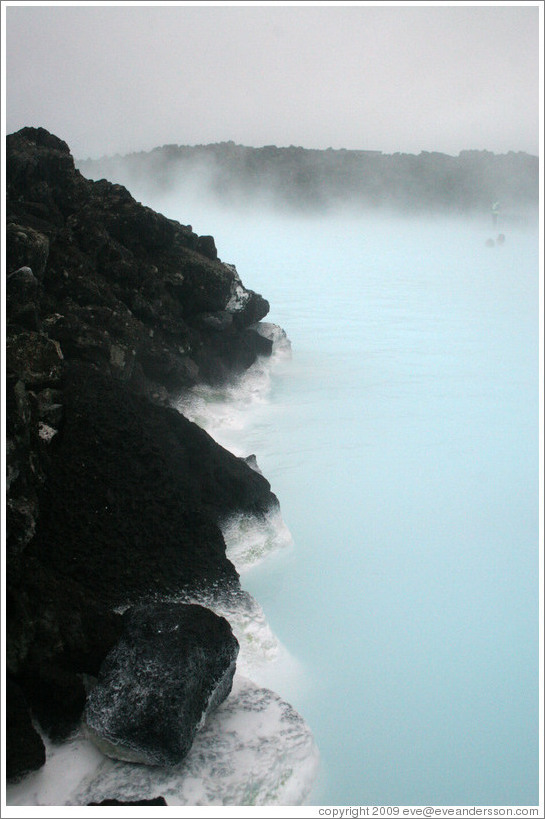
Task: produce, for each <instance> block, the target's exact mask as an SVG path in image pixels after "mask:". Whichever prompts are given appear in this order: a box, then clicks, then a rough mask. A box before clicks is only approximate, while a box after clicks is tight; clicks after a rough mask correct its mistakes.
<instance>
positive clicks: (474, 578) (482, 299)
mask: <svg viewBox="0 0 545 819" xmlns="http://www.w3.org/2000/svg"><path fill="white" fill-rule="evenodd" d="M151 204H153V206H155V207H158V209H160V210H163V212H167V213H168V215H169V216H172V217H174V218H177V219H179V220H180V221H182V222H184V223H187V222H192V224H193V228H194V229H195V230H196V231H197V232H198V233H212V234H213V235H214V236H215V239H216V244H217V247H218V251H219V255H220V257H221V258H222V259H223V260H224V261H228V262H233V263H235V264H236V266H237V269H238V272H239V274H240V276H241V278H242V280H243V282H244V283H245V285H246V286H247V287H250V288H252V289H254V290H257V291H259V292H261V293H263V294H264V295H265V296H266V297H267V298H268V299H269V300H270V302H271V313H270V317H269V318H270V320H271V321H274V322H276V323H278V324H279V325H281V326H282V327H283V328H284V329H285V330H286V332H287V334H288V336H289V338H290V339H291V342H292V347H293V357H292V360H291V362H290V363H289V364H285V365H283V366H282V367H281V368H280V369H279V370H277V371H276V372H275V374H274V376H273V380H272V388H271V392H270V394H269V396H268V401H267V405H266V406H265V407H263V406H260V407H259V408H258V409H256V411H255V413H254V415H253V417H251V418H250V420H249V423H248V425H247V427H246V429H245V430H244V433H243V437H244V441H245V445H246V450H247V452H248V453H250V452H253V453H255V454H256V455H257V458H258V462H259V464H260V467H261V469H262V470H263V472H264V473H265V475H266V476H267V478H268V479H269V480H270V481H271V483H272V487H273V490H274V491H275V492H276V494H277V495H278V497H279V499H280V502H281V507H282V513H283V517H284V520H285V522H286V524H287V526H288V527H289V529H290V531H291V533H292V535H293V539H294V547H293V549H291V550H287V551H286V550H285V551H284V552H282V553H279V554H276V555H273V556H272V557H270V558H268V559H267V560H266V561H265V562H264V563H263V564H261V565H260V566H258V567H257V568H256V569H254V570H252V571H251V572H249V573H248V574H247V575H246V576H245V577H244V585H245V587H246V588H247V589H248V590H249V591H250V592H251V593H252V594H253V595H254V596H255V597H256V598H257V600H258V601H259V602H260V604H261V605H262V606H263V608H264V610H265V613H266V615H267V617H268V620H269V622H270V624H271V626H272V628H273V630H274V631H275V633H276V634H277V636H278V637H279V638H280V640H281V641H282V642H283V643H284V645H285V646H286V647H287V648H288V649H289V651H290V652H291V653H292V654H293V655H294V656H296V657H297V658H298V659H299V660H300V661H301V663H302V664H303V667H304V669H305V675H306V678H307V681H308V684H307V685H305V686H302V687H301V689H300V690H290V691H289V692H287V693H289V697H290V701H291V702H292V704H293V705H294V706H295V707H296V708H297V709H298V710H299V711H300V713H301V714H302V715H303V716H304V717H305V719H306V720H307V721H308V723H309V724H310V726H311V728H312V730H313V732H314V735H315V738H316V740H317V743H318V745H319V748H320V751H321V757H322V775H321V778H320V780H319V781H318V783H317V785H316V788H315V790H314V792H313V794H312V796H311V799H310V800H309V802H310V804H324V805H396V804H403V805H427V804H430V805H474V804H475V805H526V804H530V805H531V804H535V803H536V802H537V800H538V548H539V544H538V515H539V494H538V472H539V459H538V430H539V425H538V400H539V376H538V338H539V336H538V327H539V325H538V304H539V297H538V271H539V267H538V238H537V232H536V231H534V230H532V229H531V228H529V227H518V228H517V227H513V228H512V229H509V228H508V227H507V228H504V229H505V232H506V236H507V240H506V242H505V244H504V245H503V246H495V247H486V246H485V241H486V239H488V238H489V237H490V236H492V235H493V234H492V228H491V226H490V225H489V224H488V223H487V222H486V220H478V219H476V220H474V221H469V220H468V221H463V220H450V221H449V220H428V221H425V220H420V221H417V220H411V219H407V220H399V219H394V218H385V217H381V218H371V217H365V216H359V217H347V216H343V217H342V218H337V219H335V218H332V217H328V218H323V219H320V218H308V219H304V220H302V219H297V220H296V219H295V218H294V217H293V216H292V217H285V218H283V217H281V216H278V215H275V216H272V215H271V214H270V213H268V214H267V213H263V214H258V213H253V214H252V213H245V214H243V215H241V214H236V215H235V214H226V213H221V212H218V211H215V210H214V209H211V208H204V207H203V208H202V209H201V210H199V204H198V203H197V202H195V203H184V205H183V207H182V205H181V204H180V205H179V206H173V205H172V203H170V205H169V204H168V203H166V204H165V203H163V207H161V203H158V202H154V203H151ZM185 208H187V215H186V212H185ZM280 693H281V694H282V693H284V692H282V691H280Z"/></svg>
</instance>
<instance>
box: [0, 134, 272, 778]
mask: <svg viewBox="0 0 545 819" xmlns="http://www.w3.org/2000/svg"><path fill="white" fill-rule="evenodd" d="M6 189H7V197H6V200H7V201H6V212H7V214H6V215H7V230H6V240H7V241H6V245H7V280H6V296H7V298H6V319H7V321H6V410H7V412H6V416H7V421H6V489H7V498H6V513H7V514H6V532H7V539H6V552H7V583H6V602H7V626H6V667H7V670H8V673H9V674H10V675H11V678H12V680H13V681H14V682H17V684H18V685H19V687H20V690H21V691H22V692H23V693H24V697H25V698H26V701H27V702H28V705H29V706H30V709H31V711H32V715H33V717H34V718H35V719H37V720H38V721H39V723H40V726H41V727H42V728H43V730H44V731H45V732H46V733H48V734H49V735H50V736H51V737H52V738H54V739H61V738H63V737H65V736H66V735H67V734H69V733H70V732H71V731H72V730H73V729H74V727H76V726H77V724H78V721H79V719H80V718H81V712H82V708H83V705H84V701H85V689H84V679H85V678H86V677H88V676H92V677H95V676H96V675H97V674H98V672H99V668H100V666H101V663H102V662H103V660H104V657H105V656H106V655H107V653H108V652H109V651H111V650H112V648H113V647H114V646H115V645H116V643H117V641H118V640H119V637H120V634H121V624H122V617H121V615H119V614H116V613H115V611H114V607H116V606H121V605H127V604H134V603H136V602H138V601H141V600H142V598H146V597H149V595H154V594H158V595H163V594H168V593H178V592H180V591H182V590H187V589H193V588H200V589H202V588H208V587H216V588H217V587H218V586H225V587H229V588H238V587H239V586H238V575H237V573H236V571H235V569H234V567H233V565H232V564H231V563H230V561H229V560H228V559H227V558H226V555H225V542H224V539H223V536H222V534H221V531H220V528H219V521H220V520H223V519H224V518H226V517H228V516H229V515H230V514H233V513H236V512H248V513H257V514H261V513H263V512H264V511H267V510H268V509H269V508H271V506H274V505H276V504H277V501H276V498H275V497H274V495H272V493H271V491H270V486H269V484H268V483H267V481H266V480H265V479H264V478H262V477H261V476H259V475H257V474H256V473H255V472H252V470H251V469H250V468H249V467H248V466H247V465H246V464H245V463H244V461H242V460H241V459H238V458H235V457H234V456H233V455H231V454H230V453H228V452H226V451H225V450H223V449H222V448H221V447H219V446H218V445H217V444H216V443H215V442H214V441H213V440H212V439H211V438H210V437H209V436H208V435H207V434H206V433H204V432H203V431H202V430H201V429H199V428H198V427H197V426H195V425H194V424H191V423H190V422H189V421H188V420H187V419H185V418H184V417H183V416H181V415H180V414H179V413H177V412H176V411H175V410H173V409H171V408H170V407H169V404H170V401H171V398H172V395H173V394H176V395H177V394H179V392H180V391H183V390H184V389H185V388H187V387H190V386H192V385H194V384H196V383H198V382H199V381H203V380H204V381H208V382H210V383H218V382H221V381H225V380H227V379H229V378H232V377H233V375H234V374H235V373H237V372H240V371H242V370H244V369H245V368H247V367H248V366H250V365H251V364H252V363H253V362H254V361H255V359H256V357H257V356H258V355H268V354H270V351H271V346H270V344H269V343H268V342H267V340H266V339H264V338H263V337H262V336H261V334H260V333H259V332H257V331H256V329H255V327H254V323H255V322H256V321H259V320H260V318H262V317H263V316H264V315H265V314H266V312H267V310H268V303H267V302H266V301H265V299H263V298H262V297H261V296H259V295H257V294H255V293H253V292H252V291H250V290H246V288H245V287H244V286H243V285H242V283H241V281H240V278H239V276H238V274H237V272H236V270H235V268H234V267H233V266H231V265H224V264H222V263H221V261H220V260H219V259H218V258H217V251H216V248H215V243H214V240H213V238H212V237H207V236H205V237H199V236H197V235H196V234H194V233H193V231H192V229H191V227H186V226H184V225H180V224H178V223H177V222H174V221H173V220H170V219H167V218H165V217H164V216H161V215H160V214H158V213H155V212H154V211H152V210H151V209H150V208H146V207H143V206H142V205H141V204H139V203H138V202H136V201H135V200H134V199H133V198H132V196H131V195H130V193H129V192H128V191H127V190H126V189H125V188H123V187H122V186H121V185H113V184H111V183H109V182H107V181H106V180H101V181H98V182H91V181H90V180H87V179H85V178H84V177H83V176H82V175H81V174H80V173H79V172H78V171H76V170H75V168H74V162H73V159H72V156H71V155H70V151H69V148H68V146H67V145H66V143H65V142H63V141H62V140H60V139H58V138H57V137H55V136H53V135H52V134H49V133H48V132H47V131H45V130H44V129H42V128H37V129H36V128H23V129H22V130H21V131H19V132H18V133H16V134H11V135H9V136H8V137H7V140H6ZM207 317H208V318H207ZM210 317H214V318H212V319H210ZM216 317H218V318H216ZM18 702H19V701H18V700H17V698H16V697H12V698H10V700H9V702H8V731H9V732H10V736H9V737H8V754H10V755H11V754H13V759H12V760H11V761H9V760H8V767H9V766H12V767H10V770H14V771H21V770H23V769H24V766H25V765H26V764H27V763H26V762H25V761H24V760H23V762H21V761H20V759H19V750H18V745H17V738H16V737H15V736H14V734H13V732H14V731H16V730H18V729H16V728H15V727H14V726H15V725H16V724H17V722H16V721H14V719H12V717H15V715H16V714H19V715H20V714H21V713H22V712H21V709H20V708H19V705H18ZM12 710H13V714H12V713H11V711H12ZM21 730H22V729H21ZM30 735H31V734H30ZM31 736H32V735H31ZM26 741H27V740H25V742H26ZM28 742H29V743H30V744H29V747H31V744H32V741H31V740H29V741H28ZM40 747H41V748H42V749H43V746H40ZM41 753H42V751H38V750H36V748H34V750H32V753H31V754H30V755H31V756H32V754H34V757H33V759H34V761H32V762H31V763H29V769H30V767H32V766H34V767H35V766H36V765H37V764H38V762H37V760H38V761H39V759H41V756H40V754H41ZM40 764H41V763H40Z"/></svg>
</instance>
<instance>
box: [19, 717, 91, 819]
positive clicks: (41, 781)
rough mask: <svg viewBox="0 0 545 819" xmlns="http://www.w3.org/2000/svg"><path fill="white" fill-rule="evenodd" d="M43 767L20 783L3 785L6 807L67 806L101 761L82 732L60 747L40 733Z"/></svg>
mask: <svg viewBox="0 0 545 819" xmlns="http://www.w3.org/2000/svg"><path fill="white" fill-rule="evenodd" d="M42 739H43V742H44V745H45V752H46V760H47V761H46V764H45V765H44V766H43V767H42V768H40V770H38V771H33V772H32V773H29V774H27V775H26V776H25V777H24V778H23V779H21V780H20V781H19V782H15V783H12V784H8V785H7V786H6V804H7V805H14V806H15V805H37V806H48V805H66V804H69V803H68V802H67V800H68V799H69V798H70V796H71V794H73V793H75V791H76V790H77V789H78V788H79V787H80V786H81V782H82V780H83V779H84V778H85V777H88V776H90V775H91V776H92V775H93V774H94V772H95V771H96V770H97V768H98V767H99V766H100V765H101V763H102V762H103V760H104V756H103V754H102V753H101V752H100V751H99V750H98V748H97V747H96V745H94V744H93V743H92V742H90V741H89V740H88V739H87V738H86V737H85V736H84V735H83V733H81V732H78V733H77V734H75V735H74V736H73V737H72V738H71V739H69V740H67V741H66V742H63V743H61V744H59V745H56V744H53V743H52V742H51V741H50V740H49V739H48V738H47V736H45V735H43V734H42Z"/></svg>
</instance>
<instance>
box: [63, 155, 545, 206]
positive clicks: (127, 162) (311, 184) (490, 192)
mask: <svg viewBox="0 0 545 819" xmlns="http://www.w3.org/2000/svg"><path fill="white" fill-rule="evenodd" d="M77 167H78V168H79V170H80V171H81V172H82V173H83V174H84V175H87V176H90V177H91V178H94V179H98V178H100V177H101V176H103V177H106V178H108V179H110V180H112V181H116V182H121V183H122V184H124V185H127V186H128V187H131V189H132V188H135V189H137V190H138V192H139V194H140V195H142V196H144V197H147V196H157V195H162V194H169V193H172V192H174V191H178V190H180V191H184V189H187V185H189V184H191V183H197V184H198V186H199V188H200V189H201V191H204V192H206V193H207V195H209V196H211V197H212V198H213V199H214V200H216V201H217V202H218V203H219V204H222V205H229V206H231V205H238V204H253V203H255V201H256V200H257V201H258V202H261V203H265V204H269V205H273V206H276V207H286V206H287V207H289V208H290V209H293V210H295V211H302V210H309V211H312V210H315V211H327V210H329V209H331V208H337V207H339V206H341V207H348V208H359V209H378V208H392V209H393V210H400V211H404V212H430V211H431V212H438V213H450V214H463V213H470V212H479V211H481V212H489V211H490V207H491V205H492V204H493V203H494V202H497V201H500V202H501V207H502V210H503V211H504V213H507V212H509V213H511V214H519V213H521V212H524V211H528V210H532V209H534V208H535V207H537V204H538V202H539V159H538V157H536V156H533V155H531V154H527V153H525V152H523V151H519V152H516V153H515V152H513V151H510V152H508V153H507V154H494V153H492V152H491V151H487V150H477V149H476V150H464V151H461V152H460V153H459V154H458V156H451V155H449V154H445V153H441V152H438V151H432V152H429V151H421V152H420V154H418V155H417V154H404V153H399V152H397V153H394V154H384V153H382V151H378V150H351V149H344V148H341V149H333V148H328V149H325V150H321V149H309V148H302V147H296V146H293V145H291V146H290V147H288V148H279V147H277V146H275V145H267V146H264V147H262V148H252V147H246V146H243V145H237V144H236V143H235V142H233V141H228V142H219V143H211V144H206V145H197V146H187V145H175V144H171V145H163V146H161V147H156V148H153V149H152V150H150V151H138V152H133V153H129V154H126V155H123V156H122V155H119V154H115V155H113V156H109V157H103V158H101V159H87V160H79V161H77Z"/></svg>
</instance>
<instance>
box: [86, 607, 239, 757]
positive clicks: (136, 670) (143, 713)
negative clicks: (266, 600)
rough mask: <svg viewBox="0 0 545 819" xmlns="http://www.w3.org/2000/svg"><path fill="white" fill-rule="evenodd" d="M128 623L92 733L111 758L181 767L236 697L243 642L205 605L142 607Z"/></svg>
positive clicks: (102, 682)
mask: <svg viewBox="0 0 545 819" xmlns="http://www.w3.org/2000/svg"><path fill="white" fill-rule="evenodd" d="M124 619H125V621H126V629H125V632H124V634H123V636H122V638H121V640H120V641H119V643H118V644H117V646H116V647H115V648H114V649H113V650H112V651H111V652H110V654H109V655H108V656H107V658H106V659H105V661H104V663H103V665H102V668H101V670H100V674H99V678H98V683H97V685H96V687H95V688H93V690H92V691H91V693H90V694H89V697H88V700H87V706H86V709H85V721H86V727H87V732H88V734H89V736H90V737H91V739H93V741H94V742H95V743H96V744H97V745H98V747H99V748H100V749H101V750H102V751H103V752H104V753H106V754H107V755H108V756H113V757H114V758H117V759H123V760H127V761H129V762H141V763H145V764H147V765H175V764H177V763H179V762H181V760H182V759H183V758H184V757H185V756H186V754H187V752H188V751H189V749H190V748H191V745H192V743H193V738H194V736H195V733H196V731H197V730H198V729H199V727H200V726H201V725H202V724H203V723H204V720H205V718H206V715H207V714H208V713H209V712H210V711H212V710H213V709H214V708H216V707H217V706H218V705H219V704H220V703H221V702H223V700H224V699H225V698H226V697H227V695H228V694H229V692H230V691H231V687H232V681H233V675H234V673H235V664H236V657H237V655H238V648H239V647H238V642H237V640H236V638H235V637H234V636H233V633H232V631H231V627H230V625H229V623H228V622H227V620H225V619H224V618H223V617H218V615H216V614H214V613H213V612H212V611H210V610H209V609H206V608H203V607H202V606H198V605H184V604H176V603H170V604H169V603H163V604H159V605H148V606H139V607H136V608H134V609H130V610H129V611H128V612H127V613H126V614H125V615H124Z"/></svg>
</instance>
